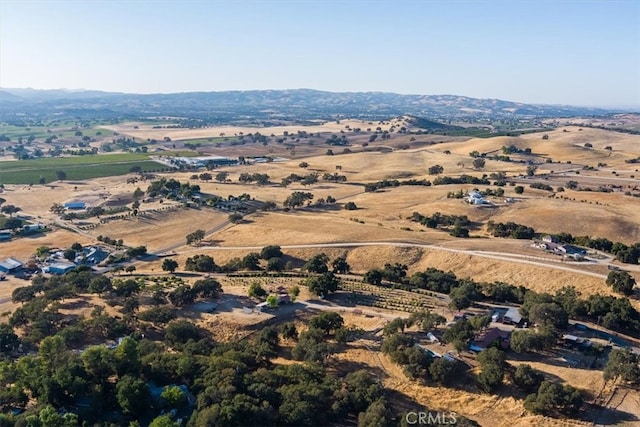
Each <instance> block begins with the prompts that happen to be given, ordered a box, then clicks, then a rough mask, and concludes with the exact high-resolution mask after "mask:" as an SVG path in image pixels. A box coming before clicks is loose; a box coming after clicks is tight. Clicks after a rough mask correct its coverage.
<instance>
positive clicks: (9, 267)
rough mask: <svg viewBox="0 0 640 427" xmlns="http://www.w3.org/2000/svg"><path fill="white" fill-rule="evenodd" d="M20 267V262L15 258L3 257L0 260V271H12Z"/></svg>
mask: <svg viewBox="0 0 640 427" xmlns="http://www.w3.org/2000/svg"><path fill="white" fill-rule="evenodd" d="M21 268H22V263H21V262H20V261H18V260H17V259H15V258H5V259H4V260H2V261H0V271H2V272H4V273H13V272H15V271H17V270H19V269H21Z"/></svg>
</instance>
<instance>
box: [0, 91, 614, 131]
mask: <svg viewBox="0 0 640 427" xmlns="http://www.w3.org/2000/svg"><path fill="white" fill-rule="evenodd" d="M2 91H3V92H2V94H0V100H2V103H0V120H2V121H12V120H17V119H19V118H20V117H23V115H26V116H27V117H32V118H40V119H41V118H45V117H49V115H50V114H51V112H52V111H55V113H56V114H57V115H58V116H60V115H63V116H64V115H71V114H73V115H75V117H82V118H95V117H100V118H103V119H104V118H114V117H128V118H135V117H149V116H158V115H160V116H174V117H189V118H190V119H191V120H195V121H199V120H200V121H201V120H205V121H207V122H209V123H216V122H217V123H223V122H229V121H233V120H237V119H238V118H239V117H243V118H244V119H246V120H275V121H276V123H277V122H282V121H286V120H296V121H304V120H309V119H317V118H334V117H339V116H349V117H356V118H371V119H376V118H386V117H391V116H398V115H403V114H411V115H416V116H420V117H426V118H430V119H434V118H435V119H437V118H443V117H446V118H447V119H451V120H462V119H468V118H475V119H477V118H485V119H486V118H534V117H567V116H577V115H603V114H608V113H612V112H613V111H609V110H604V109H597V108H584V107H572V106H562V105H534V104H524V103H518V102H511V101H504V100H498V99H475V98H469V97H465V96H456V95H400V94H395V93H384V92H343V93H337V92H324V91H318V90H311V89H292V90H253V91H226V92H187V93H170V94H148V95H140V94H126V93H110V92H99V91H68V90H34V89H7V88H5V89H2ZM22 120H24V117H23V118H22Z"/></svg>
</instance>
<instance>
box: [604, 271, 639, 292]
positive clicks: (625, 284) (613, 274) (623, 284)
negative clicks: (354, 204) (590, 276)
mask: <svg viewBox="0 0 640 427" xmlns="http://www.w3.org/2000/svg"><path fill="white" fill-rule="evenodd" d="M607 285H609V286H611V288H612V289H613V291H614V292H618V293H620V294H624V295H631V294H633V288H634V286H635V285H636V279H634V278H633V276H631V275H630V274H629V273H627V272H626V271H610V272H609V274H608V275H607Z"/></svg>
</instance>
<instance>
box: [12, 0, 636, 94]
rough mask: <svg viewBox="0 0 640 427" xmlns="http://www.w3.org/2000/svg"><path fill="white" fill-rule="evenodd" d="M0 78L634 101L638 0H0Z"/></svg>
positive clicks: (144, 86)
mask: <svg viewBox="0 0 640 427" xmlns="http://www.w3.org/2000/svg"><path fill="white" fill-rule="evenodd" d="M0 86H2V87H33V88H38V89H51V88H73V89H77V88H84V89H97V90H106V91H121V92H137V93H151V92H185V91H220V90H247V89H291V88H312V89H320V90H329V91H354V92H355V91H384V92H397V93H407V94H454V95H465V96H471V97H478V98H499V99H506V100H512V101H521V102H533V103H549V104H574V105H597V106H640V0H626V1H625V0H623V1H615V0H612V1H560V0H553V1H539V0H532V1H519V0H510V1H428V0H422V1H421V0H415V1H398V0H385V1H382V0H381V1H364V0H363V1H358V0H351V1H350V0H339V1H338V0H335V1H331V0H305V1H302V0H301V1H272V0H264V1H143V0H138V1H117V0H111V1H81V0H74V1H54V0H47V1H27V0H21V1H14V0H0Z"/></svg>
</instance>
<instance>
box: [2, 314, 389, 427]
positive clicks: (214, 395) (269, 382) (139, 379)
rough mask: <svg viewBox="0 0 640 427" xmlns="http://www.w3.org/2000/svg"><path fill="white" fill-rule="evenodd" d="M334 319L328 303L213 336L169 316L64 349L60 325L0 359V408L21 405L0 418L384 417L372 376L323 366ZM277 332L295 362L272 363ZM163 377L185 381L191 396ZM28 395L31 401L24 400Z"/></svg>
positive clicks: (335, 339)
mask: <svg viewBox="0 0 640 427" xmlns="http://www.w3.org/2000/svg"><path fill="white" fill-rule="evenodd" d="M343 323H344V322H343V319H342V318H341V317H340V315H339V314H337V313H331V312H328V313H323V314H321V315H319V316H316V317H314V318H312V319H311V320H310V322H309V329H308V330H307V331H305V332H302V333H301V334H299V335H298V334H297V331H296V330H295V327H294V326H293V325H291V324H287V325H284V326H283V327H282V328H281V330H278V329H276V328H274V327H266V328H264V329H262V330H261V331H260V332H259V333H257V334H255V336H253V337H252V338H249V339H245V340H239V341H231V342H228V343H217V342H214V341H213V340H212V339H211V338H210V337H208V334H207V332H206V331H205V330H203V329H201V328H200V327H198V326H196V325H194V324H193V323H191V322H189V321H187V320H175V321H172V322H170V323H168V324H167V325H166V326H165V327H164V328H163V329H162V337H163V338H162V340H161V341H151V340H149V339H145V338H142V337H141V335H140V334H136V333H134V334H133V335H131V336H129V337H126V338H124V339H123V340H122V341H121V343H120V344H119V345H118V346H117V347H115V348H113V349H111V348H108V347H106V346H104V345H96V346H89V347H87V348H85V349H83V350H82V351H81V352H77V351H71V350H70V347H69V344H68V340H67V338H65V336H64V335H63V334H56V335H52V336H49V337H46V338H44V339H43V340H42V342H41V343H40V346H39V349H38V352H37V353H36V354H35V355H29V356H22V357H20V358H17V359H9V358H4V359H3V360H0V368H1V371H2V372H3V375H2V376H1V377H0V382H1V383H2V387H0V397H1V398H0V402H1V403H0V410H2V411H3V412H8V411H9V410H10V409H14V408H26V411H25V412H23V413H22V414H20V415H15V416H14V415H0V423H1V425H3V426H4V425H7V426H21V425H34V426H35V425H38V426H40V425H42V426H45V425H60V426H75V425H83V424H84V423H86V424H90V425H129V423H130V422H133V423H134V424H131V425H140V424H148V425H150V426H154V427H157V426H177V425H178V424H177V422H176V421H174V420H172V419H171V416H169V415H160V414H161V413H165V412H167V413H168V412H170V411H173V410H175V411H177V414H178V415H179V416H180V417H181V418H186V419H187V420H188V424H187V425H189V426H210V425H220V426H234V425H246V426H251V425H255V426H268V425H284V426H287V425H291V426H302V425H309V426H312V425H327V424H332V423H337V422H342V421H344V420H345V419H349V418H351V419H357V420H359V424H360V425H380V426H385V425H390V424H389V423H390V422H391V420H393V418H394V417H395V416H396V414H393V413H392V411H391V410H390V406H389V403H388V402H387V401H386V400H385V397H384V389H383V388H382V386H381V385H380V383H379V382H378V380H377V379H376V378H375V377H373V376H371V375H370V373H369V372H367V371H364V370H355V371H353V372H350V373H349V374H347V375H345V376H342V377H339V376H336V375H335V374H332V373H329V372H328V370H327V369H326V368H325V363H326V362H327V356H328V355H329V354H330V353H331V352H332V351H333V350H334V349H335V347H336V346H337V345H339V342H345V341H347V340H348V339H349V337H351V336H353V335H354V334H357V333H358V331H357V330H352V329H349V328H344V326H343ZM5 329H8V327H7V326H3V327H2V329H0V332H1V333H6V331H5ZM283 338H285V339H293V340H296V342H297V343H296V345H295V347H294V350H293V355H294V357H295V358H296V359H299V360H303V361H305V362H304V363H301V364H293V365H274V364H273V363H272V360H273V358H275V357H277V356H278V354H279V350H280V340H281V339H283ZM3 342H4V340H3ZM152 383H153V384H155V385H157V386H167V387H166V388H165V390H164V391H163V392H162V395H161V397H160V399H158V398H154V397H152V395H151V393H150V388H149V385H150V384H152ZM172 384H173V385H175V384H181V385H184V386H186V387H187V388H188V390H189V393H190V394H192V395H193V396H192V397H191V399H192V400H189V399H188V396H187V395H186V394H185V393H184V392H183V391H182V389H180V388H178V387H176V386H170V385H172ZM193 397H195V399H193ZM29 398H31V399H33V400H34V401H35V402H36V404H35V405H30V406H29V407H28V408H27V402H28V401H29ZM83 402H85V403H88V404H82V403H83Z"/></svg>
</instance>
